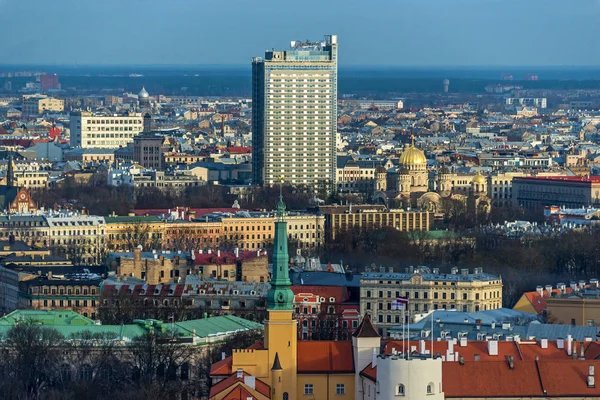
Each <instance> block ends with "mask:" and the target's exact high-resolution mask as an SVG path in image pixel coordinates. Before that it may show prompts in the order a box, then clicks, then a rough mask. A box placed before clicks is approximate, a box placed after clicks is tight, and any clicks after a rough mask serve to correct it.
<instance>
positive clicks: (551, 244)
mask: <svg viewBox="0 0 600 400" xmlns="http://www.w3.org/2000/svg"><path fill="white" fill-rule="evenodd" d="M427 235H428V234H427V232H400V231H398V230H395V229H391V228H390V229H378V230H369V231H368V230H361V229H349V230H347V231H345V232H342V233H340V234H339V235H337V236H336V239H335V240H333V241H330V242H329V243H327V245H326V248H325V254H324V255H323V257H326V258H328V259H342V260H344V262H345V263H347V265H348V266H350V267H351V268H352V269H353V270H354V271H362V270H364V268H365V266H370V265H372V264H374V265H375V266H379V265H381V266H392V267H394V268H395V270H396V271H398V272H402V271H404V267H406V266H409V265H427V266H430V267H440V269H441V270H442V272H444V271H445V272H449V270H450V268H452V267H454V266H458V267H459V268H461V267H462V268H475V267H483V270H484V272H489V273H493V274H499V275H501V276H502V279H503V284H504V290H503V305H504V306H505V307H512V306H513V305H514V304H515V303H516V301H517V300H518V299H519V297H520V296H521V294H522V293H523V292H525V291H532V290H535V288H536V286H537V285H547V284H551V285H553V286H555V285H556V284H557V283H558V282H565V283H567V284H568V283H569V282H570V281H571V280H579V279H584V280H588V281H589V279H591V278H597V277H599V276H600V244H599V243H600V229H598V228H596V229H591V230H585V231H570V232H566V233H563V234H561V235H556V236H537V237H535V236H534V237H527V238H522V239H508V238H505V237H498V238H497V240H490V235H489V234H486V233H483V232H481V231H479V230H470V231H463V232H462V233H460V234H456V233H455V234H453V235H451V236H449V238H447V239H443V240H429V239H428V236H427Z"/></svg>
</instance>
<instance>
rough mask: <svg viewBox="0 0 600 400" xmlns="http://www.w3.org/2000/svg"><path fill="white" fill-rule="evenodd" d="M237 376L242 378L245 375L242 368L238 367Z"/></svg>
mask: <svg viewBox="0 0 600 400" xmlns="http://www.w3.org/2000/svg"><path fill="white" fill-rule="evenodd" d="M236 376H237V378H238V379H241V378H242V376H244V370H243V369H241V368H238V369H237V374H236Z"/></svg>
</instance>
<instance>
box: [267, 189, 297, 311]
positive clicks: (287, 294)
mask: <svg viewBox="0 0 600 400" xmlns="http://www.w3.org/2000/svg"><path fill="white" fill-rule="evenodd" d="M287 242H288V238H287V222H285V204H284V203H283V195H282V193H281V188H280V193H279V203H277V211H276V220H275V237H274V242H273V274H272V277H271V282H270V283H271V288H270V289H269V293H268V294H267V301H268V304H269V308H268V309H269V310H292V305H293V303H294V292H292V289H291V288H290V287H291V285H292V283H291V282H290V274H289V266H288V263H289V255H288V245H287Z"/></svg>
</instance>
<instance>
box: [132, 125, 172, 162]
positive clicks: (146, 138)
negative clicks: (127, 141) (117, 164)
mask: <svg viewBox="0 0 600 400" xmlns="http://www.w3.org/2000/svg"><path fill="white" fill-rule="evenodd" d="M167 149H168V147H167V146H165V137H164V136H162V135H160V134H159V135H155V134H151V133H145V134H143V135H138V136H136V137H134V138H133V161H134V162H136V163H138V164H140V165H141V166H142V167H144V168H153V169H162V167H163V165H164V161H163V153H164V152H165V150H167Z"/></svg>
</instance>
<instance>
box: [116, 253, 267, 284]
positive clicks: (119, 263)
mask: <svg viewBox="0 0 600 400" xmlns="http://www.w3.org/2000/svg"><path fill="white" fill-rule="evenodd" d="M109 260H110V263H111V264H114V269H115V270H116V273H117V275H119V276H126V277H132V278H137V279H141V280H143V281H145V282H146V283H147V284H150V285H157V284H164V283H168V282H175V283H178V282H180V281H182V280H185V279H186V276H188V275H194V276H195V277H196V278H197V279H200V280H204V279H216V280H224V281H232V282H233V281H239V282H268V280H269V271H268V259H267V254H266V252H262V251H260V252H240V251H235V252H221V251H220V250H216V251H211V250H208V251H206V252H198V251H191V252H185V251H177V252H171V251H160V252H157V251H152V252H145V251H142V250H141V249H139V248H137V249H134V250H133V252H115V253H110V254H109Z"/></svg>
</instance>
